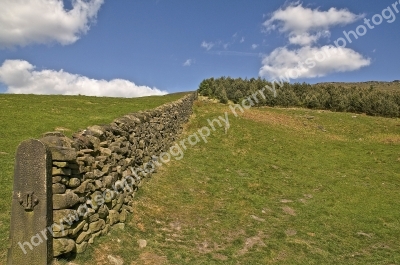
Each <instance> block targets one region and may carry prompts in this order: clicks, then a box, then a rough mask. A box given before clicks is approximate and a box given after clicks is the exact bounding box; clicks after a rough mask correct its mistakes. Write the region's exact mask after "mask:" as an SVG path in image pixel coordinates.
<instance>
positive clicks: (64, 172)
mask: <svg viewBox="0 0 400 265" xmlns="http://www.w3.org/2000/svg"><path fill="white" fill-rule="evenodd" d="M52 174H53V176H71V174H72V171H71V169H70V168H58V167H53V170H52Z"/></svg>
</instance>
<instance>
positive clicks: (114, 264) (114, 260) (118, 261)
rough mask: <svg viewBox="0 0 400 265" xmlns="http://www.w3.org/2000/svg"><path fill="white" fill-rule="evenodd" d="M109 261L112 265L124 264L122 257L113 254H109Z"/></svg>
mask: <svg viewBox="0 0 400 265" xmlns="http://www.w3.org/2000/svg"><path fill="white" fill-rule="evenodd" d="M107 259H108V262H110V264H111V265H123V264H124V261H123V259H121V258H120V257H114V256H112V255H108V256H107Z"/></svg>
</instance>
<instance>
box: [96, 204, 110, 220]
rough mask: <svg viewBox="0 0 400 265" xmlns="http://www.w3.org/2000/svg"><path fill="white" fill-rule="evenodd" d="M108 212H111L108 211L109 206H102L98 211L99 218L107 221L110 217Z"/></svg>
mask: <svg viewBox="0 0 400 265" xmlns="http://www.w3.org/2000/svg"><path fill="white" fill-rule="evenodd" d="M108 212H109V210H108V207H107V205H105V204H103V205H101V206H100V208H99V210H98V214H99V217H100V218H101V219H106V218H107V216H108Z"/></svg>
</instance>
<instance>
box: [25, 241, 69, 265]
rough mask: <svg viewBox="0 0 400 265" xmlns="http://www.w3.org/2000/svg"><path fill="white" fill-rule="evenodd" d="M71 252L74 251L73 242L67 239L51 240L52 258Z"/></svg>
mask: <svg viewBox="0 0 400 265" xmlns="http://www.w3.org/2000/svg"><path fill="white" fill-rule="evenodd" d="M73 250H75V242H74V240H72V239H67V238H57V239H53V253H54V257H57V256H60V255H62V254H66V253H69V252H72V251H73ZM31 264H32V263H31ZM46 264H47V263H46Z"/></svg>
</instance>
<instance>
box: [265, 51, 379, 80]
mask: <svg viewBox="0 0 400 265" xmlns="http://www.w3.org/2000/svg"><path fill="white" fill-rule="evenodd" d="M262 64H263V67H262V68H261V69H260V72H259V74H260V76H264V77H267V78H270V79H275V78H281V77H288V76H289V77H291V78H314V77H322V76H326V75H328V74H331V73H335V72H348V71H354V70H358V69H360V68H362V67H365V66H368V65H370V64H371V60H370V59H369V58H364V57H363V56H362V55H361V54H359V53H358V52H356V51H354V50H352V49H349V48H338V47H335V46H332V45H329V46H328V45H327V46H323V47H310V46H305V47H302V48H300V49H297V50H289V49H288V48H287V47H280V48H277V49H275V50H274V51H273V52H272V53H271V54H269V55H267V56H265V57H264V58H263V61H262Z"/></svg>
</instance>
